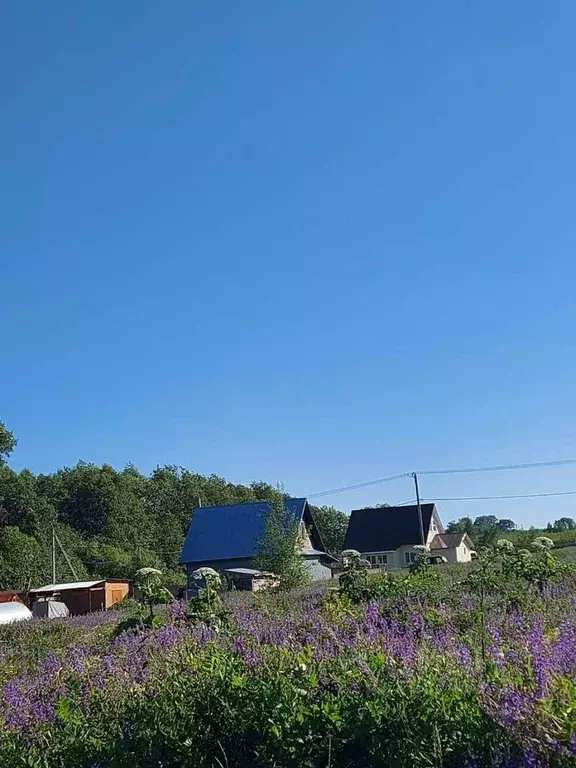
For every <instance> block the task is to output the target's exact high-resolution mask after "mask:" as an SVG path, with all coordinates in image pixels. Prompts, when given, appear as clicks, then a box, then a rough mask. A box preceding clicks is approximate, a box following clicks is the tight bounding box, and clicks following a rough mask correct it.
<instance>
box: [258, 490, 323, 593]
mask: <svg viewBox="0 0 576 768" xmlns="http://www.w3.org/2000/svg"><path fill="white" fill-rule="evenodd" d="M269 505H270V507H269V511H268V513H267V515H266V517H265V520H264V533H263V535H262V537H261V539H260V541H259V542H258V552H257V555H256V559H255V562H256V567H257V568H260V569H261V570H263V571H270V572H271V573H275V574H276V575H277V576H278V577H279V578H280V585H281V588H282V589H292V588H294V587H301V586H304V585H305V584H307V583H308V582H309V581H310V574H309V572H308V568H307V567H306V563H305V562H304V560H303V558H302V557H301V555H300V554H299V549H300V548H301V547H300V544H301V541H300V539H301V535H302V531H301V528H300V522H299V521H298V520H294V518H293V516H292V515H290V514H289V513H288V512H287V511H286V509H285V507H284V502H283V499H282V497H281V496H280V495H279V494H276V496H275V497H274V498H273V499H271V500H270V502H269Z"/></svg>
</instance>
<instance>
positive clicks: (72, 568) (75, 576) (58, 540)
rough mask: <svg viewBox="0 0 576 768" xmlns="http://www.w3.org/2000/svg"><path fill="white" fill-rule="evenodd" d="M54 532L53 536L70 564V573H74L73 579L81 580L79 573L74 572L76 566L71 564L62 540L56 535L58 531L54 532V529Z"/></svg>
mask: <svg viewBox="0 0 576 768" xmlns="http://www.w3.org/2000/svg"><path fill="white" fill-rule="evenodd" d="M52 532H53V534H54V538H55V539H56V544H58V546H59V547H60V552H62V554H63V555H64V558H65V559H66V562H67V563H68V568H70V571H71V573H72V576H73V578H75V579H76V581H79V579H78V574H77V573H76V571H75V570H74V566H73V565H72V563H71V561H70V558H69V557H68V554H67V553H66V550H65V549H64V547H63V546H62V544H61V542H60V539H59V538H58V536H57V534H56V531H55V530H54V528H53V529H52ZM54 578H56V576H54ZM53 583H54V584H55V583H56V582H55V581H54V582H53Z"/></svg>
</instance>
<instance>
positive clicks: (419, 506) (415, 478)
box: [412, 472, 426, 546]
mask: <svg viewBox="0 0 576 768" xmlns="http://www.w3.org/2000/svg"><path fill="white" fill-rule="evenodd" d="M412 477H413V478H414V488H415V489H416V506H417V507H418V525H419V526H420V543H421V544H422V545H423V546H426V541H425V540H424V522H423V520H422V504H421V503H420V490H419V488H418V475H417V474H416V472H412Z"/></svg>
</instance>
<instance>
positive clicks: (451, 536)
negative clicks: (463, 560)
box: [430, 533, 474, 549]
mask: <svg viewBox="0 0 576 768" xmlns="http://www.w3.org/2000/svg"><path fill="white" fill-rule="evenodd" d="M462 542H464V543H465V544H466V546H467V547H469V548H470V549H473V546H474V545H473V544H472V539H471V538H470V536H468V534H467V533H437V534H436V536H434V538H433V539H432V541H431V542H430V549H455V548H456V547H459V546H460V544H462Z"/></svg>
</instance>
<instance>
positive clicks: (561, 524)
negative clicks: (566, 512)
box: [547, 517, 576, 533]
mask: <svg viewBox="0 0 576 768" xmlns="http://www.w3.org/2000/svg"><path fill="white" fill-rule="evenodd" d="M547 530H549V531H554V532H555V533H563V532H564V531H574V530H576V520H574V518H572V517H561V518H560V519H559V520H555V521H554V523H548V526H547Z"/></svg>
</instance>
